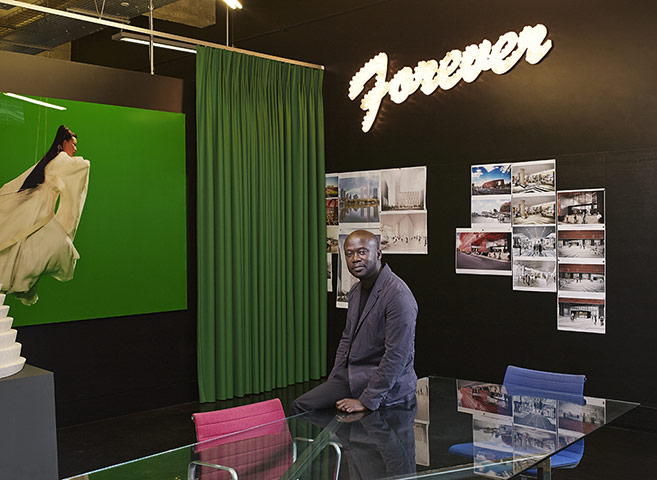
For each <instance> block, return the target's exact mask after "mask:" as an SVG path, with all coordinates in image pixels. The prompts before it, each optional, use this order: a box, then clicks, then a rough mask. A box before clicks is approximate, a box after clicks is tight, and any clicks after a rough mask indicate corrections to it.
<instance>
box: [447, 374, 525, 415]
mask: <svg viewBox="0 0 657 480" xmlns="http://www.w3.org/2000/svg"><path fill="white" fill-rule="evenodd" d="M456 404H457V407H456V408H457V410H458V411H459V412H463V413H475V412H484V413H487V414H491V415H501V416H505V417H510V416H511V414H512V412H511V396H510V395H508V394H507V393H506V389H505V388H504V387H503V386H502V385H499V384H497V383H485V382H473V381H469V380H460V379H457V380H456Z"/></svg>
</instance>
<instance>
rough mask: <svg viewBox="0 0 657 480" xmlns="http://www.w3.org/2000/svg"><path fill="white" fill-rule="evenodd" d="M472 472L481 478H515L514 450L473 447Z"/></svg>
mask: <svg viewBox="0 0 657 480" xmlns="http://www.w3.org/2000/svg"><path fill="white" fill-rule="evenodd" d="M472 455H473V456H472V462H473V467H474V468H473V470H472V472H473V473H474V474H475V475H477V476H479V477H487V478H500V479H506V478H511V477H512V476H513V467H514V464H513V462H511V459H512V458H513V450H509V451H499V450H494V449H491V448H486V447H481V446H479V445H473V448H472Z"/></svg>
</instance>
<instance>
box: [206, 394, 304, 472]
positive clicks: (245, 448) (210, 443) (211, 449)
mask: <svg viewBox="0 0 657 480" xmlns="http://www.w3.org/2000/svg"><path fill="white" fill-rule="evenodd" d="M193 419H194V424H195V426H196V436H197V439H198V441H199V442H202V443H200V444H199V445H197V447H196V451H197V452H199V460H200V461H201V462H203V463H206V464H215V465H223V466H225V467H231V468H233V469H234V470H235V471H236V472H237V474H238V475H239V478H240V479H250V480H256V479H257V480H270V479H277V478H280V476H281V475H283V473H284V472H285V471H286V470H287V469H288V468H289V466H290V465H291V464H292V462H293V461H294V448H293V444H292V437H291V435H290V431H289V429H288V427H287V423H286V422H285V421H284V420H285V412H284V411H283V406H282V405H281V402H280V400H279V399H274V400H268V401H265V402H259V403H254V404H251V405H243V406H240V407H234V408H227V409H224V410H217V411H214V412H205V413H196V414H194V415H193ZM263 425H264V426H263ZM236 432H239V433H236ZM203 472H204V474H203V475H202V477H201V478H203V479H204V480H205V479H207V480H219V479H224V478H230V476H229V475H228V474H227V472H222V471H213V470H212V469H208V468H203Z"/></svg>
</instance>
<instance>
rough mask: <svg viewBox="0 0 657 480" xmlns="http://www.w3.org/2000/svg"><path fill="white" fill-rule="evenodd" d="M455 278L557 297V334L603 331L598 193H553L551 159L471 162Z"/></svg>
mask: <svg viewBox="0 0 657 480" xmlns="http://www.w3.org/2000/svg"><path fill="white" fill-rule="evenodd" d="M470 217H471V226H470V228H457V229H456V251H455V255H456V258H455V264H456V273H459V274H479V275H507V276H511V277H512V285H513V290H521V291H531V292H557V290H558V292H559V293H558V296H557V328H558V329H559V330H569V331H579V332H590V333H605V322H604V320H605V316H604V308H605V252H604V230H605V226H604V189H595V190H578V191H557V190H556V161H555V160H554V159H552V160H539V161H532V162H521V163H506V164H489V165H473V166H472V167H471V213H470Z"/></svg>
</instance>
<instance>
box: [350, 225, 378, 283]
mask: <svg viewBox="0 0 657 480" xmlns="http://www.w3.org/2000/svg"><path fill="white" fill-rule="evenodd" d="M344 254H345V258H346V259H347V268H348V269H349V273H351V274H352V275H353V276H354V277H356V278H358V279H359V280H364V279H367V278H369V277H371V276H374V275H376V274H377V273H378V271H379V270H380V268H381V250H379V249H378V248H377V242H376V239H373V238H371V237H369V238H368V237H362V236H359V235H351V236H350V237H348V238H347V241H346V242H345V244H344Z"/></svg>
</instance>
